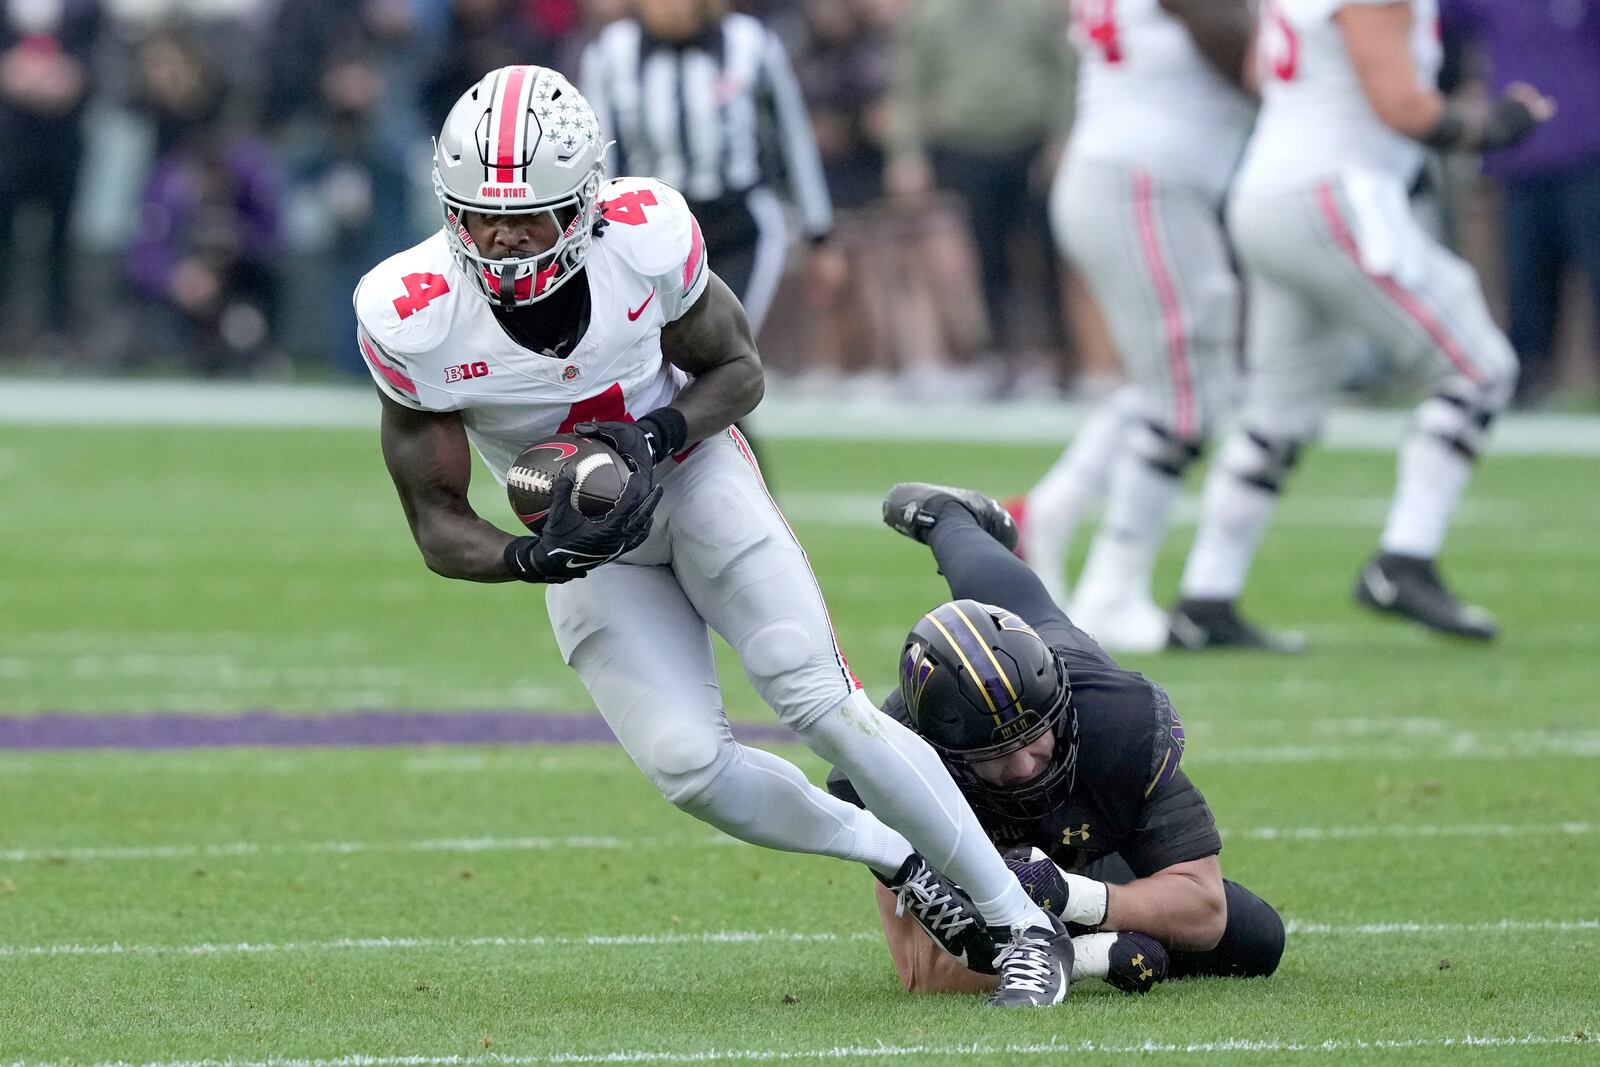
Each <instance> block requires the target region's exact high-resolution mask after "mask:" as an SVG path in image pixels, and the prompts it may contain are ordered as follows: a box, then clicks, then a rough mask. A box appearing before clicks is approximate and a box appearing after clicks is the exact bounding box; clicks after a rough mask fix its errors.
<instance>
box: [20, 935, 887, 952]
mask: <svg viewBox="0 0 1600 1067" xmlns="http://www.w3.org/2000/svg"><path fill="white" fill-rule="evenodd" d="M881 936H882V935H881V934H877V933H865V932H860V933H851V934H833V933H801V932H797V931H790V930H765V931H759V930H714V931H709V932H706V933H693V934H579V935H576V936H571V937H546V936H543V935H533V936H529V937H337V938H331V939H328V940H324V941H240V942H237V943H231V944H230V943H226V942H211V941H203V942H200V943H198V944H189V945H125V944H122V943H120V942H116V941H110V942H103V943H100V944H78V943H76V942H69V943H67V944H57V945H0V959H5V958H8V957H21V956H256V955H269V954H275V953H295V952H349V951H358V952H392V951H403V950H409V949H430V950H431V949H455V948H596V947H601V948H640V947H650V946H660V945H746V944H770V943H772V942H780V943H783V944H815V943H822V942H840V941H867V940H875V939H878V938H880V937H881Z"/></svg>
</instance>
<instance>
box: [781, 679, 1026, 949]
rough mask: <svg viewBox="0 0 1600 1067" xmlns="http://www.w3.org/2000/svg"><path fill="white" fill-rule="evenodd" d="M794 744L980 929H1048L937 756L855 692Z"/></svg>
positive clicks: (919, 739)
mask: <svg viewBox="0 0 1600 1067" xmlns="http://www.w3.org/2000/svg"><path fill="white" fill-rule="evenodd" d="M800 736H801V738H802V739H803V740H804V741H805V743H806V744H807V745H809V746H811V750H812V751H813V752H815V753H816V754H817V755H819V756H821V757H822V758H823V759H825V760H827V761H828V762H829V763H831V764H833V765H834V766H835V767H838V768H839V769H840V770H842V771H843V772H844V773H845V774H846V775H848V776H849V778H850V784H851V785H853V786H855V788H856V792H857V793H859V794H861V799H862V800H864V801H865V802H866V805H867V807H868V808H869V809H870V810H871V811H872V812H874V813H875V814H877V815H878V816H879V817H880V818H881V819H882V820H883V821H884V822H885V823H887V824H888V825H889V826H891V827H894V828H895V829H896V830H898V831H899V832H900V833H902V834H904V835H905V838H906V840H907V841H909V842H910V844H911V846H912V847H913V848H915V849H916V850H917V852H918V853H919V854H921V856H922V858H923V859H925V860H927V861H928V863H929V865H930V866H932V867H933V868H934V869H935V870H937V871H938V872H939V873H940V874H943V875H945V876H946V877H948V878H949V879H950V880H951V881H953V882H955V883H956V884H957V885H959V886H960V887H961V888H962V889H964V890H966V891H967V894H968V895H969V896H971V897H972V902H973V903H974V904H975V905H977V908H978V911H979V912H980V913H981V914H982V915H983V918H984V921H985V922H986V923H988V924H989V925H991V926H998V927H1001V928H1008V927H1012V926H1019V925H1022V926H1035V925H1047V924H1048V919H1047V918H1046V917H1045V914H1044V912H1043V911H1041V910H1040V908H1039V906H1038V905H1037V904H1035V903H1034V902H1033V901H1032V900H1030V899H1028V894H1027V893H1026V892H1025V891H1024V890H1023V888H1022V883H1021V882H1019V881H1017V878H1016V876H1015V875H1014V874H1012V873H1011V869H1010V868H1009V867H1007V866H1006V864H1005V861H1004V860H1002V859H1001V858H1000V853H999V852H997V851H995V847H994V845H993V844H992V843H990V841H989V837H988V835H987V834H985V833H984V830H983V827H982V826H980V825H979V824H978V817H977V816H976V815H974V814H973V813H972V808H971V806H969V805H968V804H967V800H966V798H965V797H964V796H962V795H961V790H959V789H957V788H956V784H955V782H953V781H951V779H950V772H949V771H947V770H945V767H944V763H943V762H942V761H941V760H940V759H939V756H938V753H936V752H934V750H933V749H932V748H930V747H929V746H928V743H927V742H926V741H924V740H923V739H922V738H920V737H918V736H917V735H916V734H914V733H912V732H911V731H910V730H908V729H906V728H905V727H904V726H902V725H900V723H898V722H896V721H895V720H894V719H892V718H890V717H889V716H887V715H885V714H883V712H881V711H879V710H878V709H877V707H875V706H874V705H873V703H872V701H870V700H868V699H867V696H866V694H865V693H861V692H859V691H858V692H857V693H855V695H854V696H852V697H851V698H850V699H849V700H848V701H846V702H845V704H844V705H841V706H840V707H839V708H836V709H834V710H833V711H831V712H829V713H828V714H827V715H824V716H822V718H820V719H818V720H817V721H816V722H814V723H812V724H811V725H810V726H808V727H806V728H805V729H804V730H802V731H800Z"/></svg>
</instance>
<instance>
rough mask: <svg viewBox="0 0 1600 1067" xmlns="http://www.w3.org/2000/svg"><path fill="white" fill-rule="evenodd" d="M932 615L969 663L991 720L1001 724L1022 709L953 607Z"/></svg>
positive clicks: (988, 652) (987, 650)
mask: <svg viewBox="0 0 1600 1067" xmlns="http://www.w3.org/2000/svg"><path fill="white" fill-rule="evenodd" d="M933 613H934V615H936V616H939V619H938V621H939V622H941V623H943V624H944V626H945V628H946V629H947V630H948V631H949V633H950V637H951V639H952V640H954V641H955V643H956V647H957V648H959V649H960V650H961V652H962V654H963V655H964V656H965V657H966V659H967V662H968V663H969V664H971V666H972V671H973V675H974V678H975V680H976V681H977V683H978V684H979V685H981V686H982V687H983V690H984V692H985V693H987V694H988V695H989V703H990V705H991V706H992V707H993V708H994V709H995V710H994V716H995V718H996V719H998V720H1002V721H1003V720H1005V719H1010V718H1015V717H1016V716H1017V714H1018V713H1019V712H1020V711H1021V710H1022V709H1021V708H1020V707H1018V706H1017V695H1016V692H1015V691H1014V689H1013V688H1012V685H1011V682H1010V680H1009V679H1007V678H1006V677H1005V676H1004V675H1003V674H1001V672H1000V665H999V664H998V663H996V662H995V658H994V650H993V649H991V648H990V647H989V646H988V644H987V643H986V642H984V641H983V640H982V639H981V638H980V637H979V636H978V634H977V632H976V630H977V628H976V627H975V626H974V625H973V623H972V620H970V619H968V618H967V617H966V615H965V614H963V613H962V611H961V609H960V608H958V607H956V606H955V605H954V604H945V605H943V606H941V607H938V608H935V609H934V612H933Z"/></svg>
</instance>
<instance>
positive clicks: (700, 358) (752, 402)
mask: <svg viewBox="0 0 1600 1067" xmlns="http://www.w3.org/2000/svg"><path fill="white" fill-rule="evenodd" d="M661 351H662V353H663V354H664V355H665V356H666V358H667V361H668V362H669V363H671V364H672V365H673V366H675V367H678V368H681V369H682V370H684V371H687V372H688V374H689V375H690V377H691V378H693V381H691V382H690V383H689V384H688V385H686V386H684V388H683V391H682V392H680V393H679V394H678V395H677V396H676V397H674V398H673V401H672V406H673V408H675V409H676V410H677V411H678V412H679V413H680V414H681V415H682V416H683V421H684V424H685V425H684V440H685V441H686V442H692V441H703V440H705V439H706V438H707V437H710V436H711V435H712V434H715V433H720V432H721V431H723V430H726V429H727V428H728V427H729V426H732V425H733V424H734V423H735V422H738V421H739V420H740V419H742V418H744V417H745V416H746V415H748V414H750V412H751V411H753V410H754V409H755V406H756V405H757V404H758V403H760V402H761V396H762V394H763V393H765V392H766V388H767V385H766V377H765V376H764V375H763V374H762V371H761V357H760V355H759V354H758V353H757V352H756V343H755V340H754V339H753V338H752V337H751V336H750V324H749V323H748V322H746V321H745V317H744V308H743V307H741V306H740V304H739V298H738V297H736V296H734V295H733V290H731V289H729V288H728V286H727V285H726V284H725V283H724V282H723V281H722V279H721V278H718V277H717V276H716V275H715V274H712V275H711V277H710V278H709V279H707V283H706V291H705V292H704V293H702V294H700V299H698V300H696V301H695V302H694V304H693V305H692V306H691V307H690V308H689V310H688V311H686V312H684V313H683V315H682V316H681V317H679V318H677V319H675V320H674V321H672V322H669V323H667V325H665V326H663V327H662V328H661Z"/></svg>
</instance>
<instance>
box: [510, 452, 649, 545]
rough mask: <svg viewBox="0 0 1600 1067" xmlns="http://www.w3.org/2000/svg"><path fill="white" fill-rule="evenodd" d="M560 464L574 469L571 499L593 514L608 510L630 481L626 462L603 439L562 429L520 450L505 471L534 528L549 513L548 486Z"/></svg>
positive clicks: (514, 506)
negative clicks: (519, 453)
mask: <svg viewBox="0 0 1600 1067" xmlns="http://www.w3.org/2000/svg"><path fill="white" fill-rule="evenodd" d="M562 468H568V469H569V470H570V471H571V473H572V502H573V504H574V505H576V506H577V508H578V510H579V511H581V512H583V514H585V515H587V516H588V517H589V518H591V519H597V518H599V517H600V516H602V515H605V514H606V513H607V512H609V511H610V510H611V508H612V507H613V506H614V505H615V504H616V502H617V498H618V497H619V496H621V495H622V489H623V486H625V485H626V484H627V482H628V475H629V474H630V473H631V472H630V471H629V470H628V465H627V464H626V463H625V462H623V459H622V457H621V456H619V455H617V454H616V453H615V452H613V451H612V450H611V449H610V448H608V447H607V446H606V445H605V443H604V442H602V441H596V440H594V439H593V438H589V437H579V436H578V435H576V434H570V433H558V434H556V435H555V436H553V437H549V438H546V439H545V440H543V441H539V442H538V443H536V444H531V445H529V446H528V447H527V448H524V449H523V450H522V454H521V455H519V456H517V458H516V461H515V462H514V463H512V464H511V469H510V470H508V471H506V496H507V497H508V498H509V499H510V501H511V510H512V511H514V512H516V513H517V518H519V519H521V520H522V523H523V525H525V526H526V527H527V528H528V529H530V530H532V531H533V532H534V533H538V532H539V528H540V527H541V526H543V525H544V518H545V516H546V515H547V514H549V512H550V490H551V487H552V486H553V485H555V481H556V478H557V477H558V476H559V475H560V474H561V471H562Z"/></svg>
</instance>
